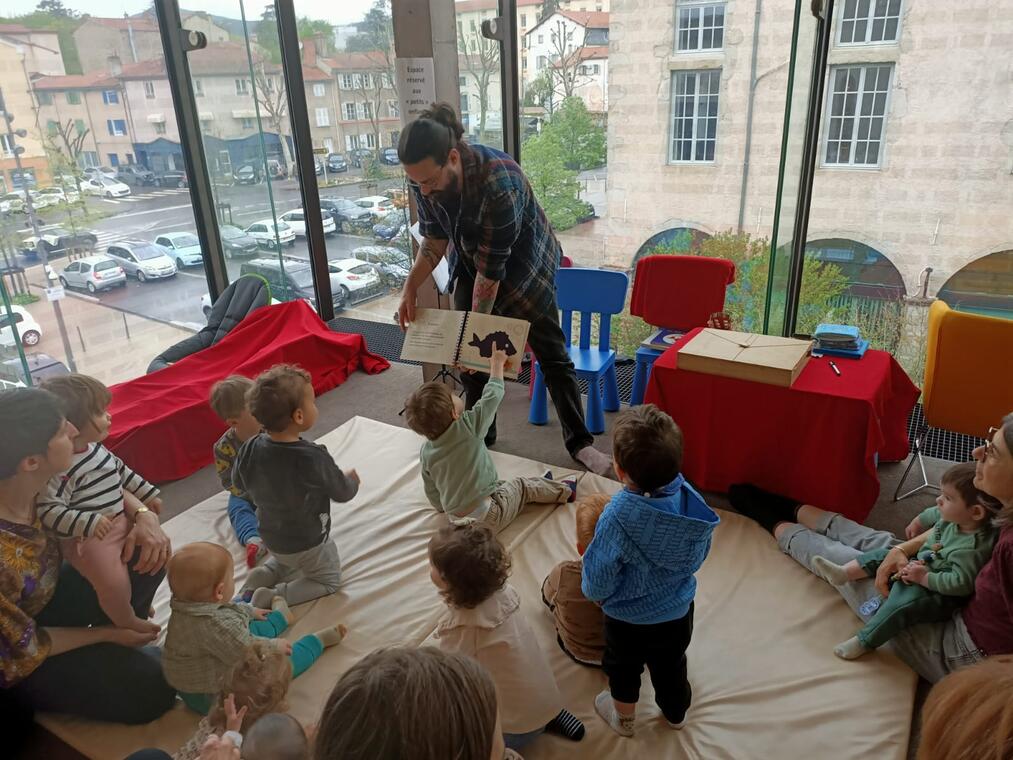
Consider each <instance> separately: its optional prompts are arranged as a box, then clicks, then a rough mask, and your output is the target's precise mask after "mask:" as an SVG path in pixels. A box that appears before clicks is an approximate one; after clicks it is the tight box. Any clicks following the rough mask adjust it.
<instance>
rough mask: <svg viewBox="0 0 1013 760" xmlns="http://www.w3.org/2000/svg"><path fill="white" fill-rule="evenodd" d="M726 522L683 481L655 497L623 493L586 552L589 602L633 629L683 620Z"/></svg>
mask: <svg viewBox="0 0 1013 760" xmlns="http://www.w3.org/2000/svg"><path fill="white" fill-rule="evenodd" d="M719 521H720V518H718V516H717V514H715V512H714V510H712V509H711V508H710V507H708V506H707V503H706V502H705V501H704V500H703V497H702V496H700V494H699V493H697V492H696V490H694V489H693V487H692V486H690V485H689V484H688V483H687V482H686V480H685V478H683V476H682V475H679V476H678V477H677V478H676V479H675V480H673V481H672V482H671V483H669V484H668V485H667V486H665V487H664V488H661V489H659V490H657V491H655V492H654V493H637V492H634V491H632V490H630V489H628V488H625V489H623V490H622V491H620V492H619V493H617V494H616V495H615V496H614V497H613V498H612V501H610V502H609V503H608V506H606V507H605V511H604V512H603V513H602V516H601V518H600V519H599V520H598V525H597V527H596V528H595V531H594V539H593V540H592V541H591V543H590V544H589V545H588V547H587V551H585V552H584V569H583V572H582V574H581V590H582V591H583V592H584V596H586V597H587V598H588V599H590V600H592V601H595V602H599V603H600V604H601V606H602V611H603V612H604V613H605V614H606V615H608V616H609V617H611V618H614V619H616V620H621V621H623V622H626V623H634V624H637V625H649V624H652V623H663V622H665V621H668V620H678V619H679V618H681V617H684V616H685V615H686V613H687V612H689V605H690V603H691V602H692V601H693V597H694V596H695V595H696V578H694V577H693V574H694V573H695V572H696V571H697V570H698V569H699V568H700V565H702V564H703V561H704V559H705V558H706V557H707V553H708V552H709V551H710V545H711V535H712V534H713V532H714V527H715V526H716V525H717V524H718V522H719Z"/></svg>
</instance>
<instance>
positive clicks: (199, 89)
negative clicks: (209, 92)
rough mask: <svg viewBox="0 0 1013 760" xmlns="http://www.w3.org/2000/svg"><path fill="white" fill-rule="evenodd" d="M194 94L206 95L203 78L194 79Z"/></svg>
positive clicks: (200, 96) (198, 95)
mask: <svg viewBox="0 0 1013 760" xmlns="http://www.w3.org/2000/svg"><path fill="white" fill-rule="evenodd" d="M193 94H194V95H196V96H197V97H198V98H203V97H204V80H203V79H195V80H193Z"/></svg>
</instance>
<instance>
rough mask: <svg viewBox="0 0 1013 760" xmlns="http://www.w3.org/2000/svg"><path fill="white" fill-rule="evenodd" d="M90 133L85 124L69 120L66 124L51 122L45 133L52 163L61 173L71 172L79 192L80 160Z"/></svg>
mask: <svg viewBox="0 0 1013 760" xmlns="http://www.w3.org/2000/svg"><path fill="white" fill-rule="evenodd" d="M90 132H91V130H90V129H88V127H86V126H84V123H83V122H82V123H80V124H78V123H77V122H76V121H75V120H74V119H67V121H66V122H62V121H52V122H50V124H49V128H48V130H47V132H46V133H45V140H44V143H43V147H44V148H45V149H46V152H47V153H49V154H50V156H49V158H50V163H51V164H53V165H54V168H56V169H58V170H59V173H61V174H62V173H64V172H69V173H70V174H71V175H72V176H73V177H74V183H75V184H76V185H77V189H78V192H80V190H81V161H80V158H81V154H82V153H83V152H84V141H85V138H87V137H88V134H89V133H90ZM54 173H56V172H54Z"/></svg>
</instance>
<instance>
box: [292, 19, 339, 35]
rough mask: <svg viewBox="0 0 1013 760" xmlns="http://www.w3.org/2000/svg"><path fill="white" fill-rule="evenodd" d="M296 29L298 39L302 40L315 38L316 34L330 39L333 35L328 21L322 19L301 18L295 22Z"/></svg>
mask: <svg viewBox="0 0 1013 760" xmlns="http://www.w3.org/2000/svg"><path fill="white" fill-rule="evenodd" d="M296 28H297V29H298V30H299V39H301V40H304V39H307V38H309V37H315V36H316V35H318V34H322V35H324V36H325V37H327V38H330V37H331V35H332V34H333V33H334V29H333V27H331V24H330V22H329V21H324V20H323V19H314V18H309V17H308V16H303V17H302V18H301V19H299V20H298V21H297V22H296Z"/></svg>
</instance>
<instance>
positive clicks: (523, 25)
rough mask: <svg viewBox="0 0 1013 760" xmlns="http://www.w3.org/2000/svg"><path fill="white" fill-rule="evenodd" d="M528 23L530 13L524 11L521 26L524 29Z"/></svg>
mask: <svg viewBox="0 0 1013 760" xmlns="http://www.w3.org/2000/svg"><path fill="white" fill-rule="evenodd" d="M527 25H528V14H527V13H522V14H521V28H522V29H523V28H524V27H526V26H527Z"/></svg>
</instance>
